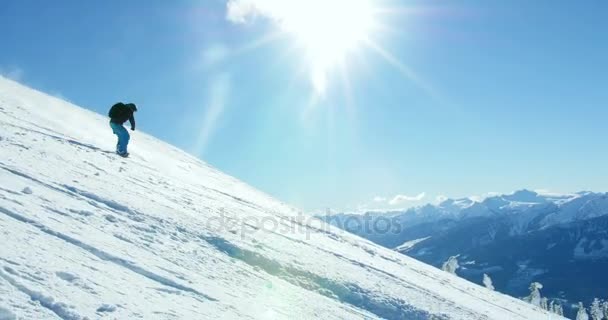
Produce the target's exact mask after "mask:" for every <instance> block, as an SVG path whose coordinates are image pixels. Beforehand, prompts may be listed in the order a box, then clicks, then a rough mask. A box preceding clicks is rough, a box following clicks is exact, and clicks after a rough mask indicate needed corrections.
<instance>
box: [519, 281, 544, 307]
mask: <svg viewBox="0 0 608 320" xmlns="http://www.w3.org/2000/svg"><path fill="white" fill-rule="evenodd" d="M542 288H543V285H542V284H540V283H539V282H532V283H531V284H530V295H529V296H527V297H525V298H524V301H527V302H529V303H531V304H533V305H535V306H537V307H540V306H541V305H540V304H541V296H540V289H542Z"/></svg>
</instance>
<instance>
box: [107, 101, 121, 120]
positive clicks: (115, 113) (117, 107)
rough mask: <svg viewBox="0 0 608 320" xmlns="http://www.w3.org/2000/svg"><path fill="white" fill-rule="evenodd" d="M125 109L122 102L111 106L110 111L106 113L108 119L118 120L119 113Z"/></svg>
mask: <svg viewBox="0 0 608 320" xmlns="http://www.w3.org/2000/svg"><path fill="white" fill-rule="evenodd" d="M124 108H125V104H124V103H122V102H119V103H117V104H115V105H113V106H112V108H110V111H109V112H108V116H109V117H110V118H118V117H119V116H120V115H121V113H122V112H123V110H124Z"/></svg>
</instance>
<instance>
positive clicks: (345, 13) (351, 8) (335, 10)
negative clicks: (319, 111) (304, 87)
mask: <svg viewBox="0 0 608 320" xmlns="http://www.w3.org/2000/svg"><path fill="white" fill-rule="evenodd" d="M302 4H303V5H296V6H291V7H289V8H286V11H285V12H283V14H284V15H285V16H284V19H282V27H283V29H284V31H286V32H287V33H289V34H291V35H293V36H294V38H295V41H296V43H297V46H298V47H299V48H301V49H302V50H304V52H303V53H304V54H305V55H306V58H307V59H308V60H309V61H308V63H309V64H310V77H311V81H312V84H313V86H314V88H315V92H316V93H317V94H322V93H323V92H324V91H325V89H326V87H327V77H328V72H329V71H330V69H332V68H333V67H335V66H336V65H338V64H340V63H341V62H343V61H344V60H345V59H346V56H347V54H348V53H349V52H351V51H353V50H356V49H358V48H359V47H361V46H362V44H363V43H364V42H365V41H366V40H367V39H368V37H369V36H370V33H371V32H372V29H373V26H374V17H373V8H372V6H371V4H370V2H369V1H368V0H331V1H327V0H309V1H303V2H302Z"/></svg>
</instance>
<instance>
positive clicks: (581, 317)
mask: <svg viewBox="0 0 608 320" xmlns="http://www.w3.org/2000/svg"><path fill="white" fill-rule="evenodd" d="M576 320H589V315H588V314H587V310H586V309H585V306H583V303H582V302H579V303H578V313H577V314H576Z"/></svg>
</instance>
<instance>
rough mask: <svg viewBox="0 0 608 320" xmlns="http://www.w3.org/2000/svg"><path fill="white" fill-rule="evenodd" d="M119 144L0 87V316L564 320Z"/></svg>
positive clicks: (229, 183) (179, 156)
mask: <svg viewBox="0 0 608 320" xmlns="http://www.w3.org/2000/svg"><path fill="white" fill-rule="evenodd" d="M114 139H115V138H114V136H113V135H112V133H111V130H110V129H109V126H108V125H107V119H105V118H104V117H102V116H100V115H97V114H94V113H92V112H89V111H86V110H83V109H79V108H77V107H75V106H73V105H70V104H68V103H66V102H64V101H61V100H59V99H56V98H53V97H50V96H47V95H45V94H42V93H39V92H36V91H34V90H31V89H28V88H25V87H22V86H21V85H19V84H16V83H15V82H12V81H10V80H6V79H4V78H1V77H0V242H1V243H2V245H1V246H0V319H70V320H72V319H101V318H109V319H216V318H229V319H237V318H238V319H277V318H280V319H293V318H299V319H312V318H324V319H375V318H385V319H414V320H416V319H509V320H511V319H559V318H558V317H557V316H555V315H551V314H549V313H546V312H543V311H540V310H537V309H535V308H533V307H532V306H531V305H529V304H526V303H524V302H521V301H518V300H516V299H513V298H510V297H507V296H504V295H501V294H499V293H496V292H490V291H487V290H486V289H485V288H482V287H480V286H477V285H475V284H472V283H469V282H467V281H465V280H463V279H459V278H457V277H454V276H452V275H449V274H446V273H443V272H441V271H440V270H437V269H435V268H433V267H430V266H427V265H424V264H422V263H420V262H418V261H415V260H412V259H410V258H407V257H405V256H402V255H400V254H398V253H396V252H393V251H391V250H388V249H385V248H381V247H379V246H377V245H374V244H372V243H371V242H369V241H367V240H363V239H360V238H358V237H356V236H353V235H350V234H346V233H345V232H343V231H341V230H338V229H336V228H333V227H329V226H327V225H325V224H324V223H323V222H321V221H319V220H317V219H305V220H304V221H300V220H294V218H295V217H297V214H298V212H297V210H295V209H294V208H291V207H289V206H287V205H285V204H283V203H280V202H277V201H276V200H273V199H272V198H270V197H269V196H267V195H265V194H263V193H261V192H259V191H256V190H254V189H252V188H250V187H248V186H247V185H245V184H243V183H241V182H239V181H238V180H236V179H234V178H232V177H229V176H226V175H224V174H222V173H221V172H219V171H218V170H216V169H214V168H212V167H210V166H209V165H207V164H205V163H203V162H201V161H200V160H198V159H195V158H193V157H191V156H189V155H187V154H185V153H183V152H182V151H180V150H178V149H176V148H174V147H172V146H169V145H167V144H165V143H162V142H160V141H158V140H155V139H154V138H152V137H150V136H147V135H145V134H142V133H140V132H134V134H133V138H132V144H131V146H130V151H131V154H132V157H130V158H128V159H122V158H119V157H117V156H116V155H114V154H113V153H112V152H110V151H107V150H112V149H113V146H114V143H115V142H114ZM290 228H292V229H290ZM293 228H295V229H293Z"/></svg>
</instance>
